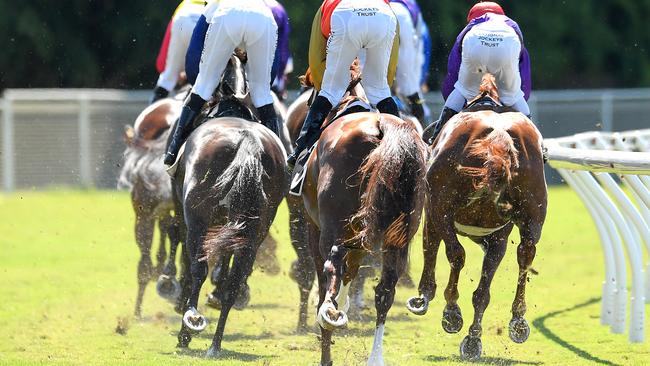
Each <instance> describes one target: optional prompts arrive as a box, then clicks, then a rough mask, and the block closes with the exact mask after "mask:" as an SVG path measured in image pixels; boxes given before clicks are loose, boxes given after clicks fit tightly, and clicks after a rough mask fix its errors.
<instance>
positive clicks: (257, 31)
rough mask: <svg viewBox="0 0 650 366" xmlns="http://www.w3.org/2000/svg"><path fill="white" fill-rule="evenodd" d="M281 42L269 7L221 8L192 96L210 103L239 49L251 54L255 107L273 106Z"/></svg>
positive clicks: (209, 34) (250, 82) (248, 68)
mask: <svg viewBox="0 0 650 366" xmlns="http://www.w3.org/2000/svg"><path fill="white" fill-rule="evenodd" d="M242 3H243V4H247V3H248V2H247V1H243V2H242ZM251 3H253V2H251ZM260 4H263V3H262V2H260ZM222 5H223V3H222ZM277 39H278V26H277V25H276V24H275V20H274V19H273V14H272V13H271V10H270V9H269V8H268V7H266V6H265V5H262V6H241V7H234V6H233V7H230V6H220V7H219V8H218V9H217V10H216V12H215V13H214V16H213V17H212V21H211V22H210V25H209V26H208V31H207V34H206V36H205V45H204V49H203V55H202V56H201V63H200V64H199V75H198V77H197V79H196V83H195V84H194V87H193V88H192V92H193V93H195V94H198V95H199V96H200V97H201V98H203V99H205V100H209V99H210V98H211V97H212V94H213V93H214V90H215V89H216V87H217V85H219V81H220V79H221V75H222V74H223V71H224V69H225V68H226V65H227V63H228V60H229V58H230V55H231V54H232V52H233V51H234V49H235V48H237V47H239V48H241V49H243V50H245V51H246V53H247V54H248V62H247V63H246V75H247V76H248V85H249V88H250V95H251V100H252V101H253V104H254V105H255V107H261V106H263V105H267V104H270V103H273V96H272V95H271V67H272V66H273V59H274V56H275V47H276V43H277Z"/></svg>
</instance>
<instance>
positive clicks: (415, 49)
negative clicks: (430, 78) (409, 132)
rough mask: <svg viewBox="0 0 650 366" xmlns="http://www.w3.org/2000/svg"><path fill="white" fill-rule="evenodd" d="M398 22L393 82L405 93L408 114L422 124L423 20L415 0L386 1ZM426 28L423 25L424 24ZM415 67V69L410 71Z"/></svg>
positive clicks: (423, 121) (401, 92)
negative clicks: (397, 52) (397, 55)
mask: <svg viewBox="0 0 650 366" xmlns="http://www.w3.org/2000/svg"><path fill="white" fill-rule="evenodd" d="M390 7H391V8H392V9H393V12H394V13H395V16H396V17H397V21H398V23H399V30H400V32H399V58H398V61H397V74H396V75H395V83H396V84H397V87H398V88H399V92H400V94H402V95H404V96H406V99H407V100H408V103H409V108H410V110H411V114H412V115H413V116H415V118H417V119H418V121H420V123H423V124H426V122H425V120H424V119H425V118H424V108H423V105H424V100H422V98H421V96H420V85H421V84H420V80H421V68H422V63H423V62H424V60H423V58H422V57H423V55H422V52H423V47H422V38H421V33H422V25H423V24H424V21H423V19H422V15H421V13H420V7H419V6H418V4H417V3H416V2H415V0H390ZM425 27H426V26H425ZM413 70H417V71H418V72H413Z"/></svg>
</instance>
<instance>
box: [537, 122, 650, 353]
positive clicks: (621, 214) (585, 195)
mask: <svg viewBox="0 0 650 366" xmlns="http://www.w3.org/2000/svg"><path fill="white" fill-rule="evenodd" d="M545 144H546V147H547V148H548V154H549V163H550V165H551V166H552V167H553V168H555V169H557V171H558V172H559V173H560V175H561V176H562V178H564V180H565V181H566V182H567V183H568V184H569V186H571V188H573V190H575V192H576V193H577V194H578V196H579V197H580V199H581V200H582V201H583V202H584V204H585V206H586V208H587V210H588V211H589V213H590V214H591V216H592V218H593V220H594V223H595V224H596V228H597V230H598V234H599V236H600V239H601V246H602V249H603V253H604V257H605V280H604V281H603V297H602V308H601V316H600V320H601V324H603V325H609V326H610V327H611V331H612V332H613V333H624V332H625V328H626V310H627V270H628V268H629V270H630V271H631V274H632V287H631V290H632V294H631V297H630V303H631V305H630V317H629V319H630V324H629V340H630V342H635V343H637V342H643V340H644V323H645V302H650V264H648V265H647V266H645V271H644V264H643V250H642V247H643V246H645V248H646V250H647V251H648V253H649V254H650V226H649V225H650V209H649V207H650V177H649V175H650V130H635V131H627V132H620V133H618V132H617V133H611V132H587V133H581V134H576V135H573V136H568V137H562V138H557V139H547V140H545ZM615 178H618V181H617V180H616V179H615ZM619 181H620V182H622V183H623V184H622V185H623V186H624V187H625V188H626V190H624V189H623V188H621V184H619ZM626 253H627V261H628V262H629V266H628V265H626V255H625V254H626ZM644 272H645V273H644Z"/></svg>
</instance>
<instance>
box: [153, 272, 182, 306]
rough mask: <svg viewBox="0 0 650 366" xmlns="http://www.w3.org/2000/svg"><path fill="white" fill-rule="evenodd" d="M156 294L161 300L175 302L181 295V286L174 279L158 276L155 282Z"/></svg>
mask: <svg viewBox="0 0 650 366" xmlns="http://www.w3.org/2000/svg"><path fill="white" fill-rule="evenodd" d="M156 292H157V293H158V296H160V297H162V298H163V299H165V300H168V301H171V302H175V301H176V299H178V297H179V296H180V295H181V284H180V283H178V281H177V280H176V278H174V277H171V276H167V275H160V276H159V277H158V282H156Z"/></svg>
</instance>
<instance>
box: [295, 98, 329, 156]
mask: <svg viewBox="0 0 650 366" xmlns="http://www.w3.org/2000/svg"><path fill="white" fill-rule="evenodd" d="M331 110H332V104H331V103H330V102H329V100H327V98H325V97H321V96H320V95H319V96H317V97H316V98H315V99H314V102H313V103H312V104H311V107H310V108H309V113H307V117H306V118H305V122H304V123H303V125H302V129H301V130H300V135H299V136H298V139H297V140H296V148H295V149H294V150H293V153H291V155H289V157H288V158H287V165H289V167H290V168H292V169H293V166H294V165H295V164H296V159H298V156H300V153H301V152H302V151H303V150H305V149H307V148H309V147H310V146H311V145H313V144H314V143H315V142H316V141H318V138H319V137H320V133H321V129H320V127H321V125H322V124H323V121H325V118H327V114H329V112H330V111H331Z"/></svg>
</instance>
